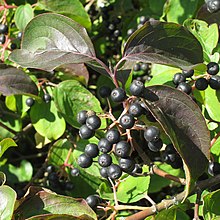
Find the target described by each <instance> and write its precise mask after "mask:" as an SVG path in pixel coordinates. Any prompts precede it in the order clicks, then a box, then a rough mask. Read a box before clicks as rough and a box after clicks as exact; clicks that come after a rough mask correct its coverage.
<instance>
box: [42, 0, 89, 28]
mask: <svg viewBox="0 0 220 220" xmlns="http://www.w3.org/2000/svg"><path fill="white" fill-rule="evenodd" d="M38 6H40V8H43V9H45V10H47V11H51V12H55V13H58V14H62V15H66V16H67V17H69V18H72V19H73V20H75V21H77V22H78V23H80V24H81V25H82V26H84V27H85V28H90V27H91V21H90V18H89V15H88V14H87V13H86V11H85V8H84V7H83V4H82V3H81V2H80V1H79V0H62V1H60V0H39V1H38Z"/></svg>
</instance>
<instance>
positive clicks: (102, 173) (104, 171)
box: [99, 167, 108, 178]
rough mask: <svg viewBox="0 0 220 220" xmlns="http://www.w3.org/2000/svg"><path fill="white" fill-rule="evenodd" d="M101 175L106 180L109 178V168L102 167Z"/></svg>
mask: <svg viewBox="0 0 220 220" xmlns="http://www.w3.org/2000/svg"><path fill="white" fill-rule="evenodd" d="M99 172H100V175H101V176H102V177H104V178H108V168H107V167H102V168H101V169H100V170H99Z"/></svg>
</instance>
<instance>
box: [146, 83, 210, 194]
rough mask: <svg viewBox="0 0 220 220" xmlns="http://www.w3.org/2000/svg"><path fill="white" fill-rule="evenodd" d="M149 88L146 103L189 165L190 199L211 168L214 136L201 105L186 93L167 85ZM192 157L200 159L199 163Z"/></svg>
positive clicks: (188, 186) (187, 189) (186, 172)
mask: <svg viewBox="0 0 220 220" xmlns="http://www.w3.org/2000/svg"><path fill="white" fill-rule="evenodd" d="M147 88H148V92H147V96H146V97H147V99H148V100H145V103H146V105H147V106H148V108H149V109H150V110H151V112H152V113H153V115H154V116H155V118H156V119H157V120H158V122H159V123H160V124H161V126H162V127H163V129H164V131H165V132H166V133H167V135H168V136H169V138H170V140H171V141H172V143H173V145H174V146H175V148H176V150H177V152H178V153H179V154H180V156H181V158H182V159H183V162H184V164H185V166H184V170H185V175H186V182H187V184H186V186H187V188H186V196H187V195H188V193H189V192H190V191H191V187H193V186H194V183H195V181H196V180H197V178H198V177H199V176H200V175H201V174H202V173H203V172H204V171H205V169H206V168H207V165H208V159H209V146H210V136H209V131H208V129H207V126H206V123H205V120H204V118H203V116H202V114H201V110H200V108H199V107H198V105H197V104H196V103H195V102H194V101H192V99H191V98H190V97H189V96H188V95H186V94H185V93H183V92H181V91H179V90H177V89H175V88H172V87H169V86H164V85H160V86H159V85H158V86H149V87H147ZM167 103H169V105H168V104H167ZM189 155H196V160H195V158H194V157H192V156H189Z"/></svg>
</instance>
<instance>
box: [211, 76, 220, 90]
mask: <svg viewBox="0 0 220 220" xmlns="http://www.w3.org/2000/svg"><path fill="white" fill-rule="evenodd" d="M209 85H210V87H211V88H212V89H216V90H217V89H220V76H219V75H215V76H211V77H210V79H209Z"/></svg>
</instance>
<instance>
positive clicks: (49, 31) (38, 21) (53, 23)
mask: <svg viewBox="0 0 220 220" xmlns="http://www.w3.org/2000/svg"><path fill="white" fill-rule="evenodd" d="M21 48H22V49H17V50H14V51H13V52H12V53H11V55H10V59H11V60H12V61H14V62H16V63H17V64H19V65H21V66H22V67H29V68H37V69H43V70H47V71H52V70H53V69H55V68H56V67H58V66H61V65H63V64H67V63H83V62H88V61H90V60H92V59H94V58H95V51H94V48H93V45H92V42H91V40H90V38H89V37H88V35H87V33H86V30H85V28H83V27H82V26H80V25H79V24H78V23H76V22H75V21H73V20H71V19H70V18H67V17H65V16H62V15H58V14H53V13H45V14H41V15H38V16H36V17H35V18H34V19H32V20H31V21H30V22H29V24H28V25H27V27H26V28H25V31H24V35H23V39H22V45H21Z"/></svg>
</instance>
